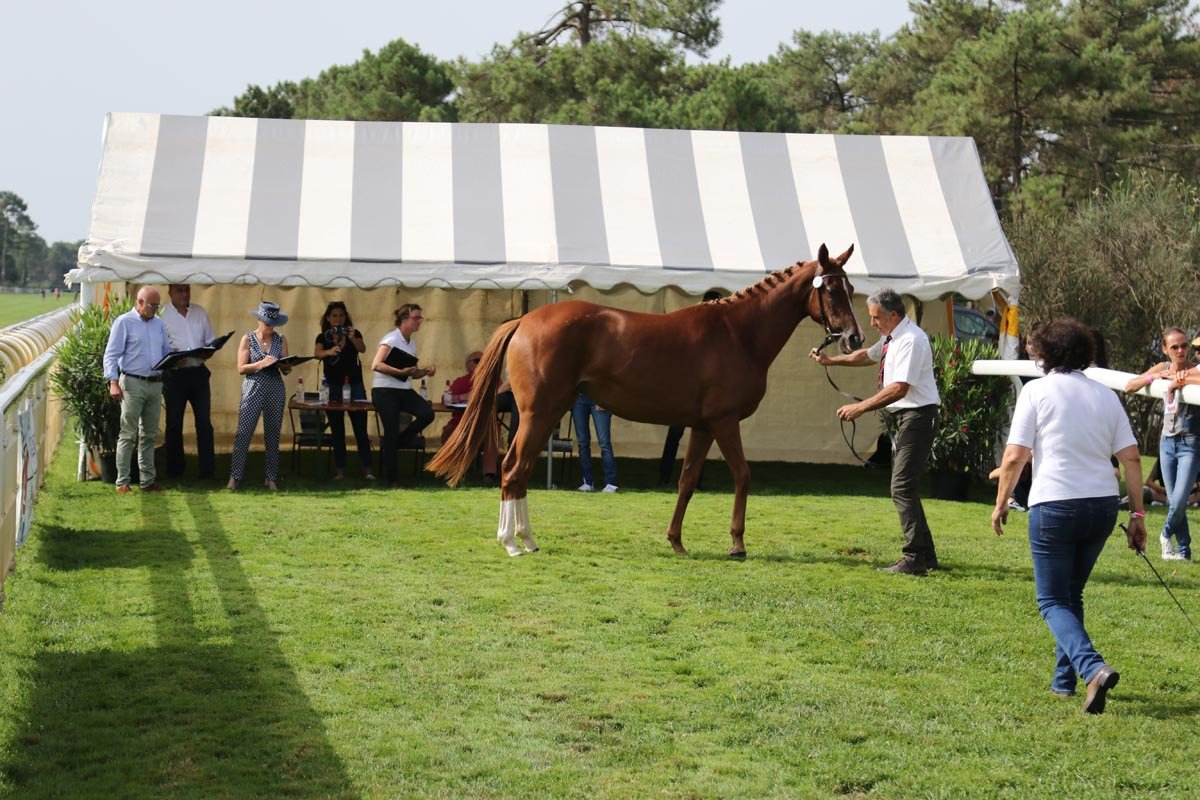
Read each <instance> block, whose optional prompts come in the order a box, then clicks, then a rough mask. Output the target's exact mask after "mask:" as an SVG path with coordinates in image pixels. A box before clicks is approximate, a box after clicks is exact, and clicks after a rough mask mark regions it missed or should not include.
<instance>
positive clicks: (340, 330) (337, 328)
mask: <svg viewBox="0 0 1200 800" xmlns="http://www.w3.org/2000/svg"><path fill="white" fill-rule="evenodd" d="M352 330H354V328H351V327H350V326H349V325H330V326H329V329H328V330H327V331H325V341H326V342H328V343H329V344H333V343H334V341H336V340H337V337H339V336H349V335H350V332H351V331H352Z"/></svg>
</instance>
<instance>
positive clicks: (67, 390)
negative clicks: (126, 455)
mask: <svg viewBox="0 0 1200 800" xmlns="http://www.w3.org/2000/svg"><path fill="white" fill-rule="evenodd" d="M132 307H133V303H132V301H131V300H130V299H128V298H127V299H125V300H121V301H116V302H110V303H108V304H107V307H106V306H105V305H104V304H99V305H94V306H89V307H88V308H86V309H84V310H83V311H82V312H81V313H80V314H79V315H78V320H77V322H76V324H75V326H74V327H73V328H71V330H70V331H69V332H68V333H67V335H66V336H64V337H63V340H62V343H61V344H60V345H59V346H58V361H57V363H56V364H55V367H54V371H53V372H52V373H51V375H50V384H51V386H52V387H53V388H54V391H55V393H56V394H57V395H58V396H59V398H61V399H62V401H63V405H64V406H66V409H67V412H68V413H69V414H70V415H71V418H72V419H73V420H74V421H75V429H76V431H77V432H78V434H79V438H80V439H81V440H82V441H83V443H84V444H85V445H86V446H87V447H89V448H91V449H92V450H94V451H96V452H97V453H112V452H115V451H116V449H117V436H118V435H119V434H120V432H121V404H120V403H118V402H116V401H115V400H113V399H112V397H110V396H109V394H108V382H107V381H106V380H104V348H105V347H106V346H107V345H108V334H109V331H110V330H111V328H112V323H113V320H114V319H115V318H116V317H117V316H118V315H120V314H123V313H125V312H126V311H128V310H129V309H130V308H132Z"/></svg>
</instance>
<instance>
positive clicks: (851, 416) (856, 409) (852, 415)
mask: <svg viewBox="0 0 1200 800" xmlns="http://www.w3.org/2000/svg"><path fill="white" fill-rule="evenodd" d="M865 413H866V409H865V408H863V407H862V403H849V404H848V405H844V406H842V407H841V408H839V409H838V410H837V415H838V419H840V420H842V421H844V422H853V421H854V420H856V419H858V418H859V417H861V416H862V415H863V414H865Z"/></svg>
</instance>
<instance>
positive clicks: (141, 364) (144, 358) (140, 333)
mask: <svg viewBox="0 0 1200 800" xmlns="http://www.w3.org/2000/svg"><path fill="white" fill-rule="evenodd" d="M161 302H162V297H161V296H160V295H159V293H158V290H157V289H155V288H154V287H153V286H143V287H142V288H141V289H140V290H138V293H137V302H136V303H135V304H134V306H133V308H132V309H130V310H129V311H127V312H126V313H124V314H122V315H121V316H119V317H117V318H116V319H115V320H113V326H112V330H111V331H110V332H109V335H108V346H107V347H105V348H104V377H105V379H107V380H108V393H109V395H110V396H112V398H113V399H114V400H117V401H118V402H120V404H121V435H120V436H119V437H118V438H117V494H129V480H130V477H129V473H130V471H131V461H132V460H133V441H134V439H138V440H139V444H138V470H139V471H140V472H141V486H142V491H144V492H161V491H162V487H161V486H159V485H158V481H157V480H156V478H157V474H156V473H155V471H154V444H155V439H157V438H158V420H159V417H160V415H161V412H162V390H163V385H162V373H161V372H159V371H158V370H156V369H154V365H155V364H157V363H158V362H159V361H161V360H162V358H163V356H165V355H166V354H167V353H169V352H171V342H170V340H169V339H168V338H167V328H166V326H165V325H164V324H163V321H162V320H161V319H159V318H158V316H156V315H157V313H158V306H159V304H160V303H161Z"/></svg>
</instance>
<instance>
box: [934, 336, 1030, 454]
mask: <svg viewBox="0 0 1200 800" xmlns="http://www.w3.org/2000/svg"><path fill="white" fill-rule="evenodd" d="M931 344H932V345H933V375H934V378H935V379H936V380H937V385H938V394H939V395H941V398H942V405H941V408H940V409H938V427H937V433H936V434H935V435H934V437H933V449H932V450H931V451H930V454H929V468H930V469H931V470H935V471H936V470H941V471H945V472H969V473H972V474H975V475H980V476H984V475H987V474H988V473H989V472H990V471H991V470H992V468H993V467H994V466H995V462H996V452H995V451H996V441H997V439H999V437H1000V433H1001V431H1003V430H1004V426H1005V424H1006V423H1007V422H1008V407H1009V405H1010V403H1011V402H1012V396H1013V387H1012V382H1011V381H1010V380H1009V379H1008V378H1004V377H999V376H992V375H972V374H971V363H972V362H974V361H976V360H978V359H993V358H998V357H999V356H998V354H997V352H996V347H995V345H992V344H990V343H988V342H979V341H958V340H956V339H953V338H951V337H948V336H935V337H934V338H933V340H932V341H931Z"/></svg>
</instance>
